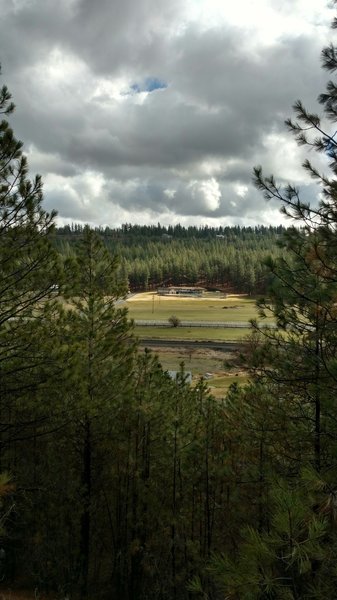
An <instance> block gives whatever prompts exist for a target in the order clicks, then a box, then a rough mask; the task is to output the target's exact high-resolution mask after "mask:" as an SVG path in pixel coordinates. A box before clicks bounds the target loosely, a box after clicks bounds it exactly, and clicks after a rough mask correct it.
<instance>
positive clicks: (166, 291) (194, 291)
mask: <svg viewBox="0 0 337 600" xmlns="http://www.w3.org/2000/svg"><path fill="white" fill-rule="evenodd" d="M204 291H205V288H203V287H188V286H173V285H172V286H169V287H162V288H158V289H157V294H159V296H183V297H185V298H201V297H202V295H203V293H204Z"/></svg>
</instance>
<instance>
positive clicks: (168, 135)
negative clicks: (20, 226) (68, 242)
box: [0, 0, 326, 222]
mask: <svg viewBox="0 0 337 600" xmlns="http://www.w3.org/2000/svg"><path fill="white" fill-rule="evenodd" d="M275 2H276V0H275ZM275 2H271V5H272V4H275ZM276 4H277V3H276ZM186 6H187V5H186ZM186 6H184V3H182V2H181V1H180V0H179V1H178V0H175V1H173V2H169V3H167V2H166V1H165V2H164V0H139V2H136V3H135V2H134V1H133V0H126V1H124V2H123V3H121V2H119V1H117V0H114V1H111V0H99V2H95V3H94V2H92V1H89V0H72V1H70V0H61V1H60V2H59V3H57V4H55V3H54V2H51V1H50V0H44V1H43V2H42V1H40V0H15V1H14V0H12V2H11V3H7V4H6V8H5V11H4V13H3V18H2V20H1V22H0V40H1V42H0V58H1V61H2V64H3V72H4V78H3V79H4V81H6V83H7V84H8V85H9V87H10V89H11V90H12V92H13V95H14V100H15V102H16V104H17V106H18V109H17V112H16V114H15V116H14V117H13V124H14V127H15V131H16V132H17V134H18V136H19V137H21V138H22V139H23V140H24V141H25V142H26V144H27V147H28V148H31V152H30V157H31V162H32V167H33V169H34V171H39V172H41V173H42V175H43V176H44V177H45V178H46V185H45V193H46V201H47V204H48V207H51V205H52V203H54V206H55V208H57V209H58V210H59V213H60V216H61V217H64V218H66V219H69V218H71V215H73V218H74V219H81V220H89V221H95V215H96V221H97V222H102V219H103V217H104V214H107V213H109V211H110V210H111V214H112V211H113V210H115V208H116V207H117V210H118V207H119V208H120V209H123V211H126V212H129V214H130V218H129V220H131V221H132V220H133V217H132V215H133V214H139V213H140V212H141V211H149V214H151V215H155V217H156V219H157V220H158V218H160V215H161V214H162V213H167V212H170V213H172V214H176V215H182V216H188V215H191V216H198V215H200V218H208V217H213V218H215V217H218V218H225V217H229V218H235V217H236V216H237V217H238V218H240V219H241V218H242V217H244V215H247V217H249V215H254V218H255V217H256V219H257V221H258V215H259V214H261V216H262V215H263V212H264V211H265V210H270V208H268V209H266V204H265V201H264V200H263V198H262V197H261V195H260V194H258V193H257V192H256V191H255V190H254V188H253V187H252V185H251V171H252V167H253V165H255V164H260V163H261V164H264V165H265V166H266V168H267V171H268V170H269V169H272V170H274V168H275V167H276V169H277V161H278V160H281V162H282V164H281V179H283V178H286V175H287V173H286V172H285V171H286V170H287V168H288V167H289V168H288V173H289V175H290V176H292V175H295V179H296V183H301V181H300V180H301V175H300V168H298V169H297V171H296V170H295V167H294V166H293V161H289V165H288V167H287V168H286V166H287V162H288V158H287V154H289V153H287V151H286V152H285V156H283V155H282V154H281V153H280V148H279V145H280V144H287V142H285V141H284V137H282V138H279V137H278V136H280V135H281V134H283V132H284V125H283V121H284V119H285V117H286V116H289V115H290V114H291V105H292V103H293V102H294V100H296V99H297V98H298V97H300V98H302V99H303V100H304V102H305V103H306V104H307V105H308V106H310V107H314V108H315V109H316V106H317V105H316V100H315V98H316V96H317V95H318V93H319V92H320V91H321V90H322V89H324V86H325V81H326V75H325V74H324V72H323V71H322V70H321V69H320V66H319V55H320V48H321V45H322V40H321V38H320V36H319V35H317V36H315V35H312V34H311V33H310V31H309V32H306V33H305V34H304V33H302V34H301V33H300V32H298V33H297V34H296V35H294V34H292V35H290V34H287V35H285V34H284V35H283V36H281V37H278V38H277V39H275V42H274V43H273V44H271V45H263V46H261V45H258V44H257V43H255V44H254V43H252V39H251V32H249V31H247V30H245V29H243V28H239V27H238V26H236V27H233V26H230V25H229V24H227V25H226V24H225V23H222V24H221V25H219V26H217V27H204V26H202V25H203V24H201V23H197V22H192V21H191V22H189V21H188V19H187V20H186V14H185V13H186V10H185V9H186ZM292 7H293V10H295V8H296V2H292ZM283 10H284V11H289V10H290V4H289V6H285V5H283ZM320 31H321V29H320ZM278 139H279V140H280V141H279V144H278ZM289 139H290V138H289ZM297 158H298V165H299V167H300V163H301V153H299V154H298V156H297ZM276 174H277V172H276ZM56 176H57V177H58V179H55V177H56ZM97 176H99V177H100V178H101V184H100V192H99V195H98V196H95V193H94V192H92V189H96V188H95V186H93V187H91V184H90V181H91V178H92V179H93V180H94V179H95V178H96V179H97ZM81 178H82V179H81ZM80 181H82V184H81V185H80V183H79V182H80ZM302 184H303V185H304V184H305V181H303V182H302ZM242 186H244V189H243V188H242ZM310 190H311V188H310ZM307 191H308V192H309V188H307ZM91 193H92V194H93V196H92V199H90V198H91V197H90V194H91ZM310 194H311V192H310ZM310 194H309V195H310ZM313 197H314V198H315V193H313ZM275 206H276V205H275ZM81 215H82V218H81Z"/></svg>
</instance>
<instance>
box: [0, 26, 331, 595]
mask: <svg viewBox="0 0 337 600" xmlns="http://www.w3.org/2000/svg"><path fill="white" fill-rule="evenodd" d="M334 27H337V19H336V21H335V22H334ZM322 60H323V67H324V68H325V69H326V70H327V71H329V72H330V73H333V72H334V71H335V70H336V69H337V49H336V48H335V47H334V46H333V45H330V46H327V47H326V48H324V49H323V52H322ZM319 102H320V105H321V111H322V115H321V116H319V115H317V114H315V113H311V112H310V111H309V110H307V109H306V108H305V107H304V106H303V104H302V103H301V102H300V101H298V102H296V104H295V106H294V112H295V119H294V120H291V119H290V120H288V121H287V127H288V129H289V130H290V134H293V135H294V136H295V138H296V139H297V141H298V143H299V144H301V145H304V146H305V145H307V146H308V149H309V148H310V149H312V148H313V149H314V151H317V153H321V155H322V157H323V158H324V160H326V172H327V173H328V174H326V173H320V171H319V170H318V168H317V167H316V165H315V152H312V153H311V154H310V157H311V159H312V161H309V160H306V161H305V163H304V165H303V166H304V169H305V170H306V171H307V172H308V173H309V174H310V175H311V176H312V178H313V179H314V180H316V181H317V190H318V192H320V195H319V199H318V201H317V204H316V205H312V206H310V205H309V204H308V203H307V202H306V201H305V199H304V200H302V199H301V196H300V194H299V191H298V189H297V188H296V187H295V186H293V185H291V184H289V185H287V186H285V187H283V186H281V185H279V184H278V183H277V181H276V179H274V177H273V176H265V175H264V173H263V171H262V169H261V168H260V167H257V168H256V169H255V183H256V185H257V187H258V188H259V189H260V190H261V193H263V194H264V195H265V197H266V198H274V199H278V201H279V203H280V207H281V208H282V210H283V211H284V212H285V213H286V214H287V215H288V216H289V219H290V220H289V223H290V224H291V223H292V226H290V227H289V228H287V229H286V230H281V229H280V230H279V229H275V228H268V229H263V228H257V229H256V230H251V229H249V228H241V229H239V228H237V229H234V230H233V229H227V228H223V229H220V228H219V230H215V231H213V230H211V231H210V230H209V229H206V228H203V229H200V230H198V229H194V228H188V229H187V230H186V229H183V228H181V229H180V230H179V228H178V227H176V228H172V229H168V230H163V229H160V227H159V226H158V227H157V228H144V227H136V226H129V225H128V226H125V227H123V228H121V229H120V230H114V229H111V230H110V229H108V230H106V231H94V230H92V229H90V228H89V227H88V226H86V227H83V228H82V227H80V226H76V227H75V226H74V227H73V228H71V227H70V228H62V229H58V230H57V231H55V214H53V213H51V214H48V213H47V212H46V211H45V210H44V208H43V194H42V182H41V179H40V177H38V176H37V177H35V178H33V179H31V178H30V175H29V173H28V167H27V161H26V158H25V156H24V154H23V149H22V143H21V142H20V141H18V140H17V139H16V137H15V135H14V132H13V130H12V128H11V125H10V119H11V113H12V112H13V110H14V105H13V103H12V101H11V96H10V92H9V91H8V89H7V88H6V86H4V87H2V88H1V90H0V111H1V113H2V121H1V123H0V500H1V509H0V526H1V532H0V534H1V539H0V576H1V577H0V578H1V579H2V582H1V590H3V597H5V598H6V597H7V595H8V590H9V589H10V590H13V589H17V588H21V589H24V590H31V591H33V590H35V597H36V598H37V597H39V595H40V594H46V593H48V594H50V596H49V597H50V598H51V599H52V600H56V599H60V600H61V599H63V600H64V599H65V598H67V599H74V600H75V599H78V600H85V599H86V600H94V599H95V600H99V599H102V600H104V599H107V600H108V599H112V598H113V599H115V598H116V599H118V600H192V599H193V598H196V599H199V600H206V599H208V600H274V599H275V600H295V599H304V600H306V599H307V600H309V599H312V600H313V599H315V600H320V599H322V600H333V599H335V598H336V590H337V562H336V556H337V409H336V406H335V404H336V392H337V325H336V323H337V301H336V298H337V237H336V229H337V142H336V141H335V138H334V136H333V135H331V134H329V131H330V126H331V122H332V123H334V127H335V123H336V121H337V88H336V85H335V83H334V82H333V81H328V84H327V87H326V90H325V91H324V92H323V93H322V94H321V95H320V96H319ZM163 234H166V235H168V236H171V237H169V238H166V239H165V238H164V239H163ZM216 235H221V236H223V237H221V238H216V237H215V236H216ZM276 242H277V243H276ZM206 249H207V250H206ZM240 261H241V262H240ZM240 264H241V265H242V266H241V267H240ZM246 269H247V270H246ZM248 271H249V272H248ZM239 273H240V279H237V278H238V277H239ZM249 273H251V274H250V275H249ZM182 278H183V281H182V280H181V279H182ZM262 280H263V281H262ZM186 281H188V282H189V283H194V282H200V281H205V282H207V285H208V284H209V285H217V286H218V285H221V286H223V287H226V286H228V287H231V286H233V287H234V286H235V287H239V288H240V289H246V290H247V291H248V292H249V291H253V290H257V289H259V290H260V292H261V295H260V300H259V311H260V315H261V318H262V317H263V316H264V315H270V314H272V315H274V318H275V320H276V322H277V325H278V327H277V328H270V329H268V327H264V328H263V329H261V330H259V326H258V324H257V323H255V325H254V331H253V334H252V335H251V337H250V339H249V340H247V343H246V345H245V350H244V351H243V356H242V360H243V361H244V362H245V364H246V366H247V368H249V370H250V381H249V383H248V384H247V385H245V386H243V387H240V386H238V385H233V386H232V387H231V388H230V391H229V393H228V394H227V396H226V397H224V398H223V399H222V400H219V399H215V398H214V397H212V395H211V394H210V393H209V391H208V389H207V385H206V383H205V382H204V381H203V380H201V381H199V382H198V383H197V384H195V385H193V386H190V385H189V384H187V382H186V380H185V376H184V369H183V367H182V369H181V373H180V374H179V376H178V378H177V380H176V381H173V380H172V379H170V377H169V376H168V374H167V373H166V372H164V371H163V370H162V368H161V366H160V364H159V363H158V360H157V358H156V356H154V355H153V354H151V353H150V352H148V351H145V352H141V351H140V350H139V349H138V347H137V342H136V339H135V337H134V334H133V329H132V323H131V322H130V321H129V319H128V315H127V312H126V310H125V309H124V308H123V304H121V303H119V302H118V300H119V299H121V298H123V297H124V296H125V294H126V293H127V291H128V286H130V287H131V288H132V289H138V288H139V289H141V288H142V289H144V288H146V286H152V285H155V284H156V283H158V282H160V283H163V282H164V283H165V282H172V283H185V282H186ZM257 282H259V283H258V284H257ZM260 284H261V288H259V286H260ZM257 285H258V287H255V286H257ZM262 292H265V293H264V294H263V293H262ZM61 297H62V299H63V300H64V299H66V300H67V307H66V308H65V303H64V302H61V301H60V298H61ZM1 593H2V592H1ZM10 593H11V592H10ZM8 597H10V596H8Z"/></svg>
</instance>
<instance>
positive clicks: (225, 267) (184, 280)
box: [56, 224, 285, 294]
mask: <svg viewBox="0 0 337 600" xmlns="http://www.w3.org/2000/svg"><path fill="white" fill-rule="evenodd" d="M284 231H285V230H284V228H283V227H281V226H279V227H263V226H260V227H255V228H254V227H219V228H217V229H213V228H210V227H200V228H197V227H188V228H184V227H182V226H181V225H176V226H174V227H168V228H165V227H161V226H160V225H158V226H139V225H124V226H123V227H121V228H120V229H110V228H108V227H106V228H105V229H102V228H100V229H97V230H96V233H97V234H98V235H99V237H100V238H101V239H102V240H104V243H105V245H106V246H107V248H108V249H109V251H110V252H111V253H112V254H115V255H117V256H119V258H120V267H119V276H120V277H121V278H122V279H124V280H125V281H126V282H127V285H128V286H129V288H130V289H131V290H147V289H152V288H155V287H157V286H159V285H179V284H188V285H203V286H205V287H212V286H213V287H218V288H220V289H223V290H227V291H237V292H247V293H251V294H257V293H261V292H265V291H266V288H267V284H268V269H267V268H266V266H265V261H266V258H267V257H268V256H272V257H273V258H276V257H277V256H280V255H281V254H283V253H284V249H283V250H282V249H281V248H280V244H279V242H280V240H281V237H282V234H283V232H284ZM82 232H83V227H82V226H81V225H77V224H75V225H73V226H66V227H62V228H60V227H59V228H58V229H57V231H56V244H57V248H58V249H59V250H60V252H61V253H62V254H64V255H65V256H69V255H71V252H72V248H73V246H74V244H76V240H78V239H79V237H80V236H81V233H82Z"/></svg>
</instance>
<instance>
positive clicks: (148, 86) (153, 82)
mask: <svg viewBox="0 0 337 600" xmlns="http://www.w3.org/2000/svg"><path fill="white" fill-rule="evenodd" d="M130 88H131V90H132V91H133V92H135V94H140V92H154V91H155V90H164V89H165V88H167V83H166V82H165V81H163V80H162V79H158V77H146V79H144V81H143V82H142V83H133V84H132V85H131V86H130Z"/></svg>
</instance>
